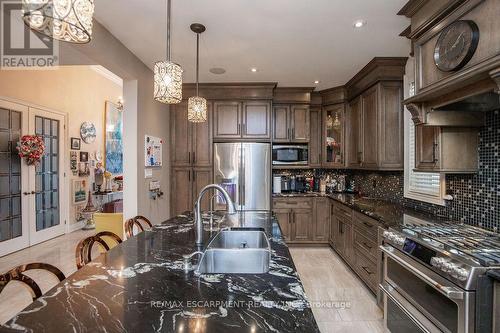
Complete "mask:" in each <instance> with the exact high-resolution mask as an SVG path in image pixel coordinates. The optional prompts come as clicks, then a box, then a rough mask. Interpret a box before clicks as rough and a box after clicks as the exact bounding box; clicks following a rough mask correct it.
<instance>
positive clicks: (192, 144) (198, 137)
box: [170, 101, 212, 167]
mask: <svg viewBox="0 0 500 333" xmlns="http://www.w3.org/2000/svg"><path fill="white" fill-rule="evenodd" d="M171 108H172V109H171V111H170V143H171V144H170V147H171V149H170V151H171V154H170V156H171V165H172V166H173V167H182V166H185V167H194V166H197V167H208V166H211V165H212V130H211V126H210V124H211V121H212V104H211V103H207V121H206V122H204V123H191V122H189V121H188V119H187V102H186V101H182V102H181V103H179V104H176V105H173V106H171Z"/></svg>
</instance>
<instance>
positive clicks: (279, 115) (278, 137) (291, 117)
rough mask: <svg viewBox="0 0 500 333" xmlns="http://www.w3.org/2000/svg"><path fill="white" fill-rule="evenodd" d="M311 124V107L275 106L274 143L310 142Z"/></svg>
mask: <svg viewBox="0 0 500 333" xmlns="http://www.w3.org/2000/svg"><path fill="white" fill-rule="evenodd" d="M309 122H310V119H309V105H300V104H291V105H290V104H287V105H275V106H274V107H273V141H274V142H309V135H310V127H309Z"/></svg>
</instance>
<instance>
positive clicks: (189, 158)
mask: <svg viewBox="0 0 500 333" xmlns="http://www.w3.org/2000/svg"><path fill="white" fill-rule="evenodd" d="M188 163H191V152H190V151H188Z"/></svg>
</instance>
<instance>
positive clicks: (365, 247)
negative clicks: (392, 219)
mask: <svg viewBox="0 0 500 333" xmlns="http://www.w3.org/2000/svg"><path fill="white" fill-rule="evenodd" d="M354 249H355V250H356V251H360V252H363V253H364V254H365V255H366V256H368V257H369V258H370V259H372V260H373V261H376V260H377V252H378V249H377V238H376V237H375V238H368V237H366V235H365V234H364V233H363V232H362V230H361V229H360V228H358V227H357V226H356V227H354Z"/></svg>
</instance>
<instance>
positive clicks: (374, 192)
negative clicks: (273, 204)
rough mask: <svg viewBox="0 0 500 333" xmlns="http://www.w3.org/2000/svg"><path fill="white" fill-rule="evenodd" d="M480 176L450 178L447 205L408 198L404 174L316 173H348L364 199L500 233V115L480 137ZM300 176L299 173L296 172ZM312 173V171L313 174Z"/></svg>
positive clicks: (494, 116)
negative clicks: (369, 198)
mask: <svg viewBox="0 0 500 333" xmlns="http://www.w3.org/2000/svg"><path fill="white" fill-rule="evenodd" d="M479 142H480V144H479V171H478V173H477V174H473V175H470V174H467V175H465V174H464V175H459V174H454V175H447V176H446V192H447V194H451V195H453V196H454V200H452V201H447V203H446V206H439V205H433V204H429V203H425V202H421V201H416V200H412V199H407V198H404V195H403V194H404V176H403V172H373V171H362V170H347V171H345V170H342V171H341V170H315V172H316V173H319V174H320V175H321V174H346V175H347V176H348V178H350V179H354V181H355V182H356V186H357V188H358V190H360V191H361V192H362V193H363V195H364V196H367V197H374V198H379V199H384V200H388V201H391V202H395V203H400V204H403V205H405V206H408V207H411V208H414V209H416V210H420V211H425V212H429V213H432V214H434V215H437V216H441V217H446V218H448V219H450V220H454V221H460V222H464V223H467V224H470V225H475V226H479V227H482V228H485V229H488V230H493V231H496V232H500V174H499V169H500V112H499V111H493V112H489V113H488V114H487V119H486V126H484V127H483V128H482V129H481V132H480V134H479ZM293 172H294V173H298V171H293ZM310 172H312V171H310Z"/></svg>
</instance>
